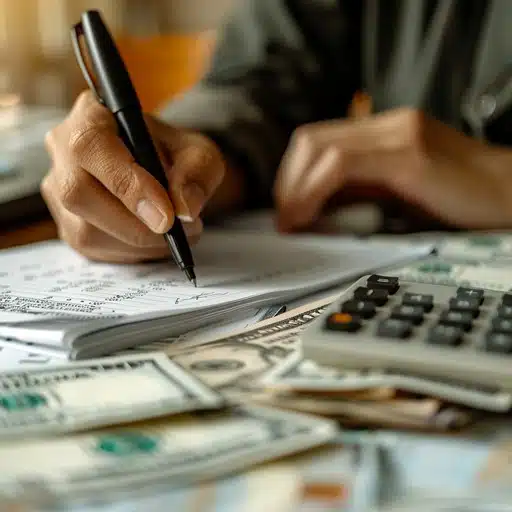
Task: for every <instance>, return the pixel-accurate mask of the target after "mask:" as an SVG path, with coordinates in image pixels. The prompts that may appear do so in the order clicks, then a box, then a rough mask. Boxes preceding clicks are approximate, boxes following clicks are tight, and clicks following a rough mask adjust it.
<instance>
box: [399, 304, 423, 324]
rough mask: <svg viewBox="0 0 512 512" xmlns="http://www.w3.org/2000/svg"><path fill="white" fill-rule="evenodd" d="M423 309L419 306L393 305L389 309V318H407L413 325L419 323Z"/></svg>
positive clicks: (421, 319)
mask: <svg viewBox="0 0 512 512" xmlns="http://www.w3.org/2000/svg"><path fill="white" fill-rule="evenodd" d="M424 314H425V311H424V310H423V308H422V307H421V306H395V307H394V308H393V309H392V311H391V318H398V319H400V320H409V321H410V322H412V323H413V324H415V325H419V324H421V322H422V321H423V315H424Z"/></svg>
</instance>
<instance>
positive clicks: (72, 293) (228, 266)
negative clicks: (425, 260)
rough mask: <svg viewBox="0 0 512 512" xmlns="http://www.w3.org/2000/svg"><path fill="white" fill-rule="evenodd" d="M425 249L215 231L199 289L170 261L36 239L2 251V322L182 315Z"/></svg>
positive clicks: (323, 282) (202, 254)
mask: <svg viewBox="0 0 512 512" xmlns="http://www.w3.org/2000/svg"><path fill="white" fill-rule="evenodd" d="M428 251H429V247H426V246H424V245H418V246H411V245H410V244H408V245H407V246H406V247H404V246H401V245H400V244H389V243H388V244H381V243H379V244H377V245H375V244H373V243H368V242H360V243H357V242H354V240H353V239H350V241H343V240H342V239H334V238H326V239H323V238H321V237H315V238H308V237H283V236H279V235H267V234H261V235H258V236H255V235H254V234H243V233H240V232H237V233H233V232H230V233H225V232H222V233H217V232H213V233H212V232H210V233H206V234H205V235H204V236H203V238H202V240H201V242H200V243H199V244H198V245H197V246H196V247H195V248H194V257H195V262H196V273H197V276H198V288H194V287H193V286H192V285H191V284H190V283H188V282H187V280H186V278H185V276H184V275H183V274H182V272H181V271H180V270H178V269H177V268H176V267H175V266H174V264H173V263H171V262H169V261H164V262H159V263H151V264H149V263H146V264H140V265H113V264H104V263H95V262H91V261H88V260H87V259H85V258H83V257H82V256H80V255H79V254H77V253H76V252H75V251H73V250H72V249H70V248H69V247H68V246H66V245H65V244H63V243H61V242H58V241H54V242H47V243H43V244H34V245H32V246H28V247H22V248H19V249H15V250H8V251H4V252H2V253H0V323H7V322H16V321H22V320H28V319H30V318H33V317H34V316H36V317H37V318H41V316H40V315H49V316H51V317H53V316H58V317H61V318H62V319H63V321H68V320H69V319H70V317H71V318H80V319H82V318H83V319H87V318H90V319H93V318H107V319H108V318H112V319H114V318H119V317H123V316H126V315H129V316H133V315H135V316H139V315H145V314H153V313H157V312H160V311H162V312H167V313H170V314H177V313H180V312H185V311H192V310H200V309H202V308H210V307H212V306H216V307H218V306H221V305H223V304H230V303H234V302H237V301H250V299H251V298H255V297H260V296H262V295H265V294H276V293H278V294H279V293H284V292H289V291H292V290H301V292H302V293H306V292H307V291H308V290H312V289H317V288H319V287H326V286H327V285H329V284H331V283H332V284H335V283H336V282H337V281H339V280H340V279H343V278H347V277H352V276H356V275H357V274H359V273H364V272H366V271H369V270H370V269H373V268H375V267H379V266H384V265H392V264H396V263H398V262H401V261H403V260H410V259H413V258H415V257H419V256H422V255H425V254H427V253H428Z"/></svg>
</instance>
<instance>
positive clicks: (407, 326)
mask: <svg viewBox="0 0 512 512" xmlns="http://www.w3.org/2000/svg"><path fill="white" fill-rule="evenodd" d="M411 332H412V324H411V322H409V321H407V320H399V319H398V318H387V319H386V320H383V321H382V322H381V323H380V324H379V326H378V327H377V336H380V337H382V338H396V339H405V338H408V337H409V336H410V335H411Z"/></svg>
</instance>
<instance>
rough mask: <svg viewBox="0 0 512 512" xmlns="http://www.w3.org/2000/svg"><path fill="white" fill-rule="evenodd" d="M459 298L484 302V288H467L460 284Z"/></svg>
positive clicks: (458, 289)
mask: <svg viewBox="0 0 512 512" xmlns="http://www.w3.org/2000/svg"><path fill="white" fill-rule="evenodd" d="M457 298H458V299H477V300H478V301H479V304H482V302H483V301H484V290H483V289H482V288H465V287H464V286H459V288H457ZM511 305H512V304H511Z"/></svg>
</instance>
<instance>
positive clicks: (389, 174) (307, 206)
mask: <svg viewBox="0 0 512 512" xmlns="http://www.w3.org/2000/svg"><path fill="white" fill-rule="evenodd" d="M427 123H428V121H427V120H426V119H425V118H424V116H422V115H421V113H418V112H416V111H413V110H408V109H398V110H395V111H390V112H387V113H384V114H380V115H376V116H373V117H366V118H363V119H361V120H334V121H326V122H320V123H315V124H311V125H306V126H302V127H300V128H299V129H298V130H297V131H296V133H295V134H294V135H293V137H292V138H291V140H290V144H289V147H288V148H287V150H286V152H285V155H284V158H283V160H282V163H281V165H280V167H279V169H278V173H277V178H276V185H275V188H274V197H275V202H276V206H277V209H278V225H279V226H280V228H281V229H284V230H289V229H294V228H299V227H304V226H305V225H307V224H310V223H312V222H314V221H315V220H316V219H317V217H318V215H319V213H320V212H321V209H322V207H323V205H324V204H325V202H326V201H327V200H328V199H329V198H330V197H331V196H332V195H333V194H335V193H336V192H338V191H339V189H340V188H341V187H342V186H343V184H344V183H346V182H349V181H356V182H361V183H372V184H379V185H384V186H388V187H390V188H400V189H403V188H404V184H405V186H406V187H407V186H408V185H407V182H408V180H409V181H410V180H415V181H417V182H418V183H419V182H420V179H417V178H418V176H419V174H420V172H422V171H423V169H425V168H426V167H427V166H426V165H424V163H425V162H423V161H422V158H423V156H424V155H425V154H426V146H427V144H428V143H429V141H428V140H427V137H426V135H427V134H428V130H427V129H426V125H427Z"/></svg>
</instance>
